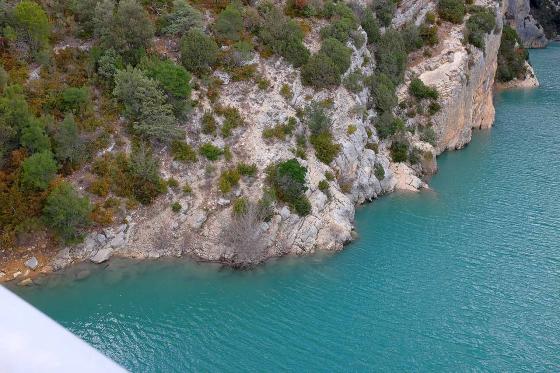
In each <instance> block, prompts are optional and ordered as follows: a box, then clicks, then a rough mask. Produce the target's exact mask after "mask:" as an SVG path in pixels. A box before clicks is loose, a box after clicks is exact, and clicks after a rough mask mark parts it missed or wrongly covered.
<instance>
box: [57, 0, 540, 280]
mask: <svg viewBox="0 0 560 373" xmlns="http://www.w3.org/2000/svg"><path fill="white" fill-rule="evenodd" d="M512 1H513V0H512ZM479 5H484V6H489V7H493V8H495V10H496V18H497V27H496V29H495V31H494V32H493V33H491V34H490V35H487V36H486V38H485V49H484V50H479V49H477V48H474V47H473V46H469V45H465V44H463V42H462V40H463V37H464V33H463V30H464V25H446V26H445V27H441V28H440V31H439V40H440V41H439V44H438V46H437V47H434V48H433V51H432V53H431V56H429V57H426V56H416V57H417V58H414V59H413V60H412V62H411V63H410V65H409V66H408V69H407V72H406V78H405V83H404V84H402V85H401V87H399V88H398V95H399V98H400V100H401V101H404V100H406V99H407V95H408V93H407V92H408V84H409V82H410V81H411V79H412V78H413V77H419V78H420V79H421V80H422V81H423V82H424V83H426V84H428V85H431V86H434V87H436V88H437V91H438V92H439V100H438V101H439V103H440V104H441V110H440V111H439V113H437V114H436V115H435V116H434V117H433V118H432V120H433V127H434V129H435V133H436V143H435V146H432V145H430V144H428V143H427V142H424V141H421V139H420V137H419V135H418V134H412V133H408V134H407V136H408V141H409V142H410V143H411V144H414V147H415V148H417V149H419V150H420V151H421V152H422V154H424V156H425V160H424V161H422V162H420V164H418V165H415V166H409V165H407V164H405V163H394V162H392V161H391V159H390V156H389V146H390V145H391V144H390V142H389V141H380V139H379V138H378V137H377V135H376V134H375V130H374V129H373V126H372V119H373V118H375V116H376V114H375V111H374V110H373V109H372V108H369V106H368V96H369V93H370V92H369V88H367V87H365V88H364V89H363V90H362V91H361V92H358V93H351V92H350V91H348V90H347V89H346V88H344V87H338V88H337V89H335V90H321V91H314V90H313V89H311V88H308V87H305V86H303V85H302V83H301V80H300V76H299V71H297V70H295V69H293V68H292V67H291V66H290V65H288V64H287V63H286V62H284V61H283V60H282V59H281V58H268V59H263V58H261V57H259V56H258V55H256V56H255V57H254V60H253V61H251V63H253V64H256V66H257V67H258V71H259V72H260V73H261V74H262V75H263V77H264V78H266V79H268V80H269V81H270V82H271V86H270V88H269V89H267V90H265V91H263V90H261V89H258V88H257V87H255V85H254V84H253V85H250V84H248V83H245V82H235V81H233V80H232V79H230V77H229V76H228V74H226V73H225V72H216V73H215V76H216V77H217V78H220V80H221V81H222V82H223V85H222V87H221V94H220V104H221V105H224V106H233V107H236V108H238V110H239V111H240V113H241V114H242V116H243V117H244V118H246V119H247V122H248V123H247V125H246V126H245V128H244V129H243V130H242V131H240V132H239V133H237V134H236V136H238V141H237V144H238V148H236V150H235V152H234V154H233V157H234V161H243V162H247V163H254V164H256V165H257V166H258V168H259V171H260V172H259V175H261V176H259V177H257V178H256V179H255V180H252V181H247V182H241V184H240V186H239V187H238V188H237V189H236V190H235V191H234V192H233V194H232V195H231V197H227V198H226V197H225V196H222V195H220V194H219V193H218V192H217V191H212V188H210V185H209V184H208V180H209V177H208V176H209V175H210V176H211V175H212V174H213V173H215V172H216V170H215V169H209V168H206V169H200V168H195V167H193V166H188V165H184V164H179V163H177V162H174V161H173V160H172V159H171V158H169V156H168V155H167V156H166V155H165V152H162V154H161V156H162V158H163V165H162V171H163V173H164V175H165V176H166V177H173V178H175V179H177V180H178V181H179V182H181V184H182V183H184V182H188V183H189V184H190V185H191V186H192V189H193V193H192V194H189V195H184V194H181V193H175V192H171V193H170V194H168V195H167V196H166V197H163V198H160V200H159V201H157V202H156V204H155V205H154V206H151V207H149V208H141V209H139V210H137V211H136V212H135V213H134V214H132V215H130V216H129V217H127V219H126V220H127V222H126V223H125V224H122V225H119V226H116V227H113V228H111V229H105V230H104V231H102V232H96V233H95V234H92V235H90V236H88V237H87V239H86V241H85V243H84V244H82V245H79V246H77V247H72V248H65V249H64V250H61V251H60V252H59V254H58V255H57V256H56V257H55V258H54V260H53V262H52V266H51V267H50V268H49V270H53V269H54V270H56V269H59V268H62V267H64V266H66V265H68V264H70V263H72V262H74V261H80V260H87V259H91V260H92V261H94V262H97V263H98V262H103V261H105V260H107V259H108V258H110V256H111V255H120V256H126V257H135V258H147V257H160V256H170V255H177V256H179V255H190V256H193V257H195V258H197V259H201V260H207V261H217V262H222V263H230V264H235V263H237V262H238V261H239V258H240V256H243V255H249V256H250V257H247V258H246V259H247V260H246V261H248V262H252V263H258V262H260V261H262V260H265V259H267V258H270V257H274V256H281V255H285V254H296V255H300V254H309V253H313V252H315V251H316V250H340V249H341V248H342V247H343V245H344V244H345V243H347V242H348V241H350V240H352V238H353V234H352V230H353V221H354V212H355V206H356V205H359V204H361V203H364V202H366V201H370V200H372V199H375V198H377V197H378V196H380V195H382V194H384V193H388V192H391V191H393V190H395V189H401V190H417V189H419V188H424V187H427V185H426V183H425V182H424V181H422V176H423V175H426V174H430V173H433V172H435V170H436V169H437V166H436V164H435V156H436V155H437V154H440V153H441V152H443V151H445V150H451V149H458V148H461V147H463V146H464V145H465V144H467V143H468V142H469V141H470V139H471V136H472V130H473V128H488V127H490V126H491V125H492V123H493V120H494V106H493V103H492V94H493V86H494V75H495V71H496V63H497V53H498V49H499V45H500V38H501V28H502V15H503V14H504V13H505V9H506V8H505V7H507V9H510V5H509V4H505V7H504V8H501V7H500V5H498V4H497V3H495V2H486V3H484V2H481V3H480V4H479ZM512 6H513V7H514V8H515V9H514V8H512V9H514V10H515V13H514V14H516V15H517V14H518V13H519V9H518V8H517V6H518V5H515V4H514V5H512ZM435 7H436V3H435V1H430V0H414V1H403V2H402V4H401V5H400V7H399V8H398V10H397V13H396V16H395V18H394V20H393V25H394V26H396V27H400V26H402V25H404V24H405V23H407V22H415V23H417V24H418V23H420V22H421V21H422V20H423V19H424V17H425V15H426V13H427V12H428V11H429V10H433V9H435ZM313 29H314V31H312V32H310V33H309V35H307V36H306V40H305V43H306V45H307V46H308V48H309V49H310V50H312V51H314V50H317V49H318V47H317V45H316V44H317V40H318V31H317V30H318V29H319V28H318V27H314V28H313ZM360 32H361V33H362V36H363V37H364V38H365V37H366V34H365V32H363V31H360ZM534 40H535V43H537V40H540V39H539V38H535V39H534ZM348 46H351V47H352V65H351V68H350V69H349V71H347V72H346V74H350V73H351V72H352V71H354V70H356V69H358V68H360V69H361V70H362V71H363V72H364V73H365V74H367V73H371V72H372V71H373V69H374V67H375V59H374V57H373V55H372V53H371V51H370V50H369V49H368V48H367V47H366V45H365V44H364V46H362V47H360V48H356V47H355V46H353V45H352V44H350V43H349V44H348ZM283 86H288V87H289V89H290V91H291V92H292V95H291V96H290V97H289V98H286V96H285V95H282V94H281V93H280V88H281V87H283ZM205 100H207V99H205V98H202V97H201V100H200V108H199V109H198V110H197V111H196V113H195V114H194V115H195V118H196V116H197V115H198V116H199V117H200V116H201V115H202V113H203V112H204V110H205V109H206V108H207V107H208V106H209V105H210V103H209V102H208V101H205ZM310 100H313V101H318V102H328V103H329V106H330V112H331V113H332V119H333V128H332V130H333V134H334V137H335V139H336V141H337V142H338V143H339V144H340V146H341V152H340V154H339V156H338V157H337V158H336V159H335V161H334V162H333V163H332V164H331V165H330V166H327V165H325V164H324V163H322V162H320V161H319V160H318V159H316V157H315V156H314V154H312V152H309V153H308V154H307V159H306V160H304V161H302V162H301V163H302V164H304V165H305V166H306V167H307V169H308V174H307V180H306V181H307V185H308V190H307V192H306V195H307V197H308V198H309V201H310V202H311V206H312V211H311V214H309V215H308V216H305V217H300V216H298V215H296V214H294V213H292V212H290V210H289V209H288V208H287V207H282V206H277V207H276V209H275V210H274V212H273V214H272V217H271V219H270V220H269V221H267V222H265V223H259V224H257V225H254V226H251V222H248V225H249V226H251V235H252V237H253V239H252V240H250V242H251V246H252V247H251V248H250V250H251V251H252V252H251V253H250V254H247V253H246V252H244V250H246V249H247V248H240V247H236V246H235V245H232V241H231V237H232V236H231V232H228V229H229V228H228V227H231V226H232V224H233V222H232V218H231V216H232V200H233V198H235V197H237V196H241V195H243V196H247V197H249V198H251V199H255V200H256V199H258V198H259V197H260V196H261V195H262V191H263V189H264V188H265V185H266V182H265V172H263V171H264V170H265V168H266V167H267V166H268V165H270V164H271V163H273V162H276V161H280V160H284V159H287V158H291V157H293V151H294V148H295V145H296V144H295V139H292V140H289V141H285V142H268V141H266V140H265V139H263V136H262V132H263V130H264V129H265V128H267V127H270V126H271V124H273V123H282V122H285V121H286V119H287V118H288V117H290V116H295V115H296V113H297V108H301V107H302V106H304V105H305V104H306V102H307V101H310ZM417 120H418V119H414V118H409V119H408V123H407V124H406V125H407V126H408V127H412V126H413V125H414V124H415V121H417ZM193 122H194V123H199V122H200V120H198V121H193ZM350 128H351V129H352V130H350ZM201 136H202V138H201V139H199V140H201V141H203V140H205V138H204V136H206V135H201ZM372 144H375V147H373V146H371V145H372ZM218 145H220V144H218ZM222 145H223V144H222ZM380 169H382V171H383V172H382V173H381V174H382V175H381V176H380V175H379V173H380V172H376V170H380ZM327 174H332V175H336V179H334V180H331V181H330V182H329V187H328V190H327V191H324V190H320V189H319V187H318V184H319V182H320V181H322V180H325V179H326V178H327ZM214 189H215V188H214ZM171 201H178V202H180V203H181V205H182V206H183V210H182V211H181V213H179V214H176V213H174V212H172V211H171V210H170V209H169V208H168V206H169V204H170V202H171ZM245 228H247V227H245ZM228 234H229V235H228Z"/></svg>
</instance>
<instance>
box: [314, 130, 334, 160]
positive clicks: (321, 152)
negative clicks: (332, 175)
mask: <svg viewBox="0 0 560 373" xmlns="http://www.w3.org/2000/svg"><path fill="white" fill-rule="evenodd" d="M309 142H310V143H311V144H312V145H313V148H314V149H315V156H317V159H319V160H320V161H321V162H323V163H325V164H330V163H331V162H332V161H333V160H334V159H335V158H336V156H337V155H338V153H339V152H340V145H339V144H336V143H335V142H334V141H333V136H332V134H331V133H330V132H322V133H320V134H317V135H312V136H311V137H310V139H309Z"/></svg>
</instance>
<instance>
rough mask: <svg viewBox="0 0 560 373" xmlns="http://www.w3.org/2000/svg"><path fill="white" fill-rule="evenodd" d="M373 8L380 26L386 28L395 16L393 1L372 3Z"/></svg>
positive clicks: (395, 5) (379, 0)
mask: <svg viewBox="0 0 560 373" xmlns="http://www.w3.org/2000/svg"><path fill="white" fill-rule="evenodd" d="M373 7H374V9H375V14H376V15H377V18H378V19H379V21H380V22H381V24H382V25H383V26H385V27H388V26H389V25H390V24H391V21H392V20H393V16H394V15H395V10H396V9H397V4H396V3H395V2H394V1H393V0H377V1H374V3H373Z"/></svg>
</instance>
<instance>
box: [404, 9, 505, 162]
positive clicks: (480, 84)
mask: <svg viewBox="0 0 560 373" xmlns="http://www.w3.org/2000/svg"><path fill="white" fill-rule="evenodd" d="M496 10H497V17H496V23H497V26H496V30H497V31H495V32H494V33H492V34H490V35H487V36H486V43H485V50H484V51H481V50H479V49H478V48H475V47H473V46H471V45H468V46H465V45H463V43H462V38H463V28H462V26H461V25H455V26H453V27H452V28H451V29H450V31H449V32H448V33H447V37H446V38H445V40H444V41H443V48H442V49H441V51H440V53H439V54H438V55H436V56H433V57H431V58H428V59H426V60H424V61H422V62H421V63H419V64H418V65H416V66H415V67H414V68H412V69H411V71H410V72H409V74H408V75H409V77H412V76H418V77H419V78H420V79H421V80H422V81H423V82H424V83H425V84H427V85H431V86H434V87H436V88H437V90H438V92H439V96H440V100H439V102H440V104H441V106H442V109H441V111H440V112H439V113H437V114H436V115H435V116H434V118H433V123H434V128H435V131H436V135H437V145H436V150H437V154H440V153H441V152H443V151H445V150H454V149H460V148H462V147H463V146H465V144H467V143H468V142H470V140H471V137H472V129H473V128H488V127H490V126H491V125H492V123H493V122H494V114H495V112H494V104H493V102H492V94H493V85H494V76H495V73H496V67H497V54H498V49H499V47H500V39H501V29H502V17H501V15H500V14H501V12H500V9H498V8H497V9H496Z"/></svg>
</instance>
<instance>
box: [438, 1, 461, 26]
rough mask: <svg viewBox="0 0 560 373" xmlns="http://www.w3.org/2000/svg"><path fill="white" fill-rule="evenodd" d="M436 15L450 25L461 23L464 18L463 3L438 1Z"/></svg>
mask: <svg viewBox="0 0 560 373" xmlns="http://www.w3.org/2000/svg"><path fill="white" fill-rule="evenodd" d="M438 14H439V16H440V17H441V18H442V19H443V20H445V21H449V22H452V23H457V24H459V23H462V22H463V17H464V16H465V3H464V1H463V0H439V3H438Z"/></svg>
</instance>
